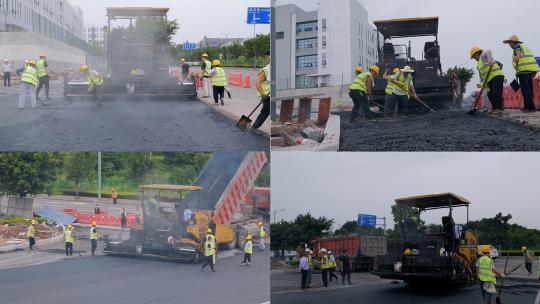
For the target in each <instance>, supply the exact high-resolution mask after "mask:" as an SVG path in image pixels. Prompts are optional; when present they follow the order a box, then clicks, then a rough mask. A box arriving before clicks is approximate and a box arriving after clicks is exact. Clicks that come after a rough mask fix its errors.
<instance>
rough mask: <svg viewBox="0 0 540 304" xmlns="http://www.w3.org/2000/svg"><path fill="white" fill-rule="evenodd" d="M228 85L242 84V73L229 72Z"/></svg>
mask: <svg viewBox="0 0 540 304" xmlns="http://www.w3.org/2000/svg"><path fill="white" fill-rule="evenodd" d="M228 82H229V84H230V85H234V86H239V87H241V86H242V74H240V73H229V80H228Z"/></svg>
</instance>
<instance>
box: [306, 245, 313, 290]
mask: <svg viewBox="0 0 540 304" xmlns="http://www.w3.org/2000/svg"><path fill="white" fill-rule="evenodd" d="M305 251H306V255H307V259H308V266H309V269H308V273H307V279H306V285H307V287H308V288H310V287H311V276H312V275H313V266H314V263H313V250H311V249H309V248H306V250H305Z"/></svg>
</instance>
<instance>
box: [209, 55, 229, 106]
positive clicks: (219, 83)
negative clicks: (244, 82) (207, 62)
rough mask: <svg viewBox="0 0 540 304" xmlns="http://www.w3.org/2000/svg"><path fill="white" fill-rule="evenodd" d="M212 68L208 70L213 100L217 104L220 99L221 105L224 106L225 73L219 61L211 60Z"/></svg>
mask: <svg viewBox="0 0 540 304" xmlns="http://www.w3.org/2000/svg"><path fill="white" fill-rule="evenodd" d="M212 66H213V69H212V70H211V71H210V77H211V78H210V80H211V82H212V89H213V93H214V102H215V104H216V105H218V104H219V103H218V101H221V105H222V106H224V105H225V102H224V99H225V86H226V85H227V75H225V71H224V70H223V69H222V68H221V67H220V66H221V61H220V60H217V59H216V60H214V61H212Z"/></svg>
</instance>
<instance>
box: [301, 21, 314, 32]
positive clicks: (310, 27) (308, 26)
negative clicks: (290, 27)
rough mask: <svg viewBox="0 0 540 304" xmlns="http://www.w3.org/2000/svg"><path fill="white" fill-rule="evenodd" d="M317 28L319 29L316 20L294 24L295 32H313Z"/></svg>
mask: <svg viewBox="0 0 540 304" xmlns="http://www.w3.org/2000/svg"><path fill="white" fill-rule="evenodd" d="M318 29H319V26H318V25H317V21H312V22H303V23H298V24H297V25H296V32H297V33H304V32H314V31H317V30H318Z"/></svg>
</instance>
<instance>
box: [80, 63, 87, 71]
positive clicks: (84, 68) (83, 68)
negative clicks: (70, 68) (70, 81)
mask: <svg viewBox="0 0 540 304" xmlns="http://www.w3.org/2000/svg"><path fill="white" fill-rule="evenodd" d="M86 71H88V65H86V64H83V65H81V72H86Z"/></svg>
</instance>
